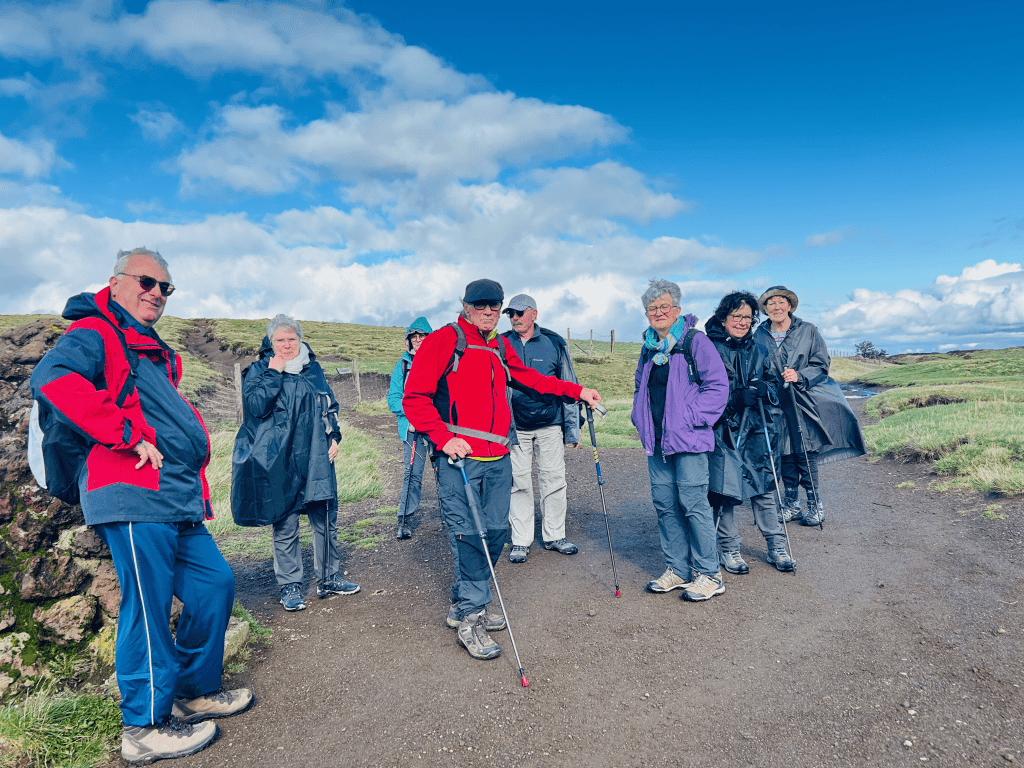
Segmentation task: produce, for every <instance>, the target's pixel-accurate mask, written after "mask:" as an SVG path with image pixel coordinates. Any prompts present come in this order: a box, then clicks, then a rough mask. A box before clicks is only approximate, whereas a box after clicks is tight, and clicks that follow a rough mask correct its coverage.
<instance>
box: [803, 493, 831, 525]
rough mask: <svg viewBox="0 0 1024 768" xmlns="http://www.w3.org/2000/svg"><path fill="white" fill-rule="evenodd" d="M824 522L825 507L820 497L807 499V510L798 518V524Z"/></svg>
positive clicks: (818, 523) (819, 523)
mask: <svg viewBox="0 0 1024 768" xmlns="http://www.w3.org/2000/svg"><path fill="white" fill-rule="evenodd" d="M824 522H825V508H824V507H823V506H822V505H821V499H817V500H815V499H808V500H807V511H806V512H804V514H803V517H801V518H800V525H821V524H822V523H824Z"/></svg>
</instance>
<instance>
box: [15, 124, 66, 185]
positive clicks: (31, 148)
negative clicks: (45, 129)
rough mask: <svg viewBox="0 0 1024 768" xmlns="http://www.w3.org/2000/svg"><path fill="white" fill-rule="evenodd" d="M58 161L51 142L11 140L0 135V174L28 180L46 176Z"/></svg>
mask: <svg viewBox="0 0 1024 768" xmlns="http://www.w3.org/2000/svg"><path fill="white" fill-rule="evenodd" d="M59 161H60V158H58V157H57V151H56V149H54V146H53V144H52V143H51V142H49V141H46V140H45V139H35V140H33V141H30V142H24V141H19V140H18V139H11V138H8V137H7V136H4V135H3V134H2V133H0V173H13V174H17V175H19V176H23V177H25V178H29V179H36V178H39V177H40V176H48V175H49V174H50V170H51V169H52V168H53V166H54V165H55V164H57V163H58V162H59Z"/></svg>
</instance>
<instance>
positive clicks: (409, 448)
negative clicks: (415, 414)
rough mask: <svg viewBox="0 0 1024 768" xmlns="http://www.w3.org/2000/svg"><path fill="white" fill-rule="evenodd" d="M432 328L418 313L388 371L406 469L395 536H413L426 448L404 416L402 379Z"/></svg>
mask: <svg viewBox="0 0 1024 768" xmlns="http://www.w3.org/2000/svg"><path fill="white" fill-rule="evenodd" d="M431 331H432V329H431V327H430V323H428V322H427V318H425V317H417V318H416V319H415V320H413V321H412V325H410V326H409V327H408V328H407V329H406V330H405V352H403V353H402V359H401V360H399V361H398V362H397V363H396V364H395V370H394V371H393V372H392V373H391V386H390V387H389V388H388V408H390V409H391V412H392V413H393V414H395V415H396V416H398V437H399V438H400V439H401V440H402V443H403V444H404V446H405V473H404V474H403V475H402V495H401V496H400V497H399V501H398V525H397V527H396V528H395V537H396V538H398V539H408V538H411V537H412V527H411V520H412V517H413V516H414V515H415V514H416V510H417V508H418V507H419V505H420V492H421V490H422V487H423V465H424V464H425V463H426V457H427V451H428V450H429V448H428V446H427V439H426V437H425V436H424V435H420V436H418V437H417V434H416V430H414V429H413V428H412V427H411V426H410V425H409V420H408V419H407V418H405V411H403V410H402V395H403V394H404V393H405V380H406V379H407V378H409V369H410V368H412V359H413V356H414V355H415V354H416V351H417V350H418V349H419V348H420V344H422V343H423V340H424V339H425V338H427V334H429V333H430V332H431Z"/></svg>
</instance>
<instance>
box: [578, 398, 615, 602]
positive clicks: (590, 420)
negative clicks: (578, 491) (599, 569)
mask: <svg viewBox="0 0 1024 768" xmlns="http://www.w3.org/2000/svg"><path fill="white" fill-rule="evenodd" d="M586 406H587V426H588V427H590V444H591V445H592V446H594V466H595V467H597V487H598V488H599V489H600V491H601V507H602V508H603V509H604V530H605V532H606V533H607V534H608V554H609V555H611V558H612V580H613V581H614V582H615V596H616V597H620V596H621V595H622V593H621V592H620V591H619V574H618V573H617V572H616V570H615V549H614V548H613V547H612V529H611V526H610V525H609V524H608V505H607V504H606V503H605V500H604V476H603V475H602V474H601V460H600V459H599V458H598V456H597V435H596V434H595V433H594V409H593V408H591V407H590V404H589V403H586ZM595 407H596V408H597V409H598V411H597V412H598V414H599V415H601V416H604V415H605V414H606V413H608V409H607V408H605V407H604V406H603V405H601V404H600V403H598V404H597V405H596V406H595Z"/></svg>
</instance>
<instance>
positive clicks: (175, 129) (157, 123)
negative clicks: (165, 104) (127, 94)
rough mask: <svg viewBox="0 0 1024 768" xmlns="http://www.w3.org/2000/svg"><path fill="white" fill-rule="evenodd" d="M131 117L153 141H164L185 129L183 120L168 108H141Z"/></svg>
mask: <svg viewBox="0 0 1024 768" xmlns="http://www.w3.org/2000/svg"><path fill="white" fill-rule="evenodd" d="M129 117H130V118H131V120H132V122H133V123H135V124H136V125H138V126H139V128H140V129H141V130H142V135H143V136H145V137H146V138H147V139H149V140H151V141H164V140H165V139H166V138H168V137H169V136H171V135H172V134H175V133H179V132H181V131H183V130H184V129H185V126H184V125H183V124H182V122H181V121H180V120H179V119H178V118H176V117H175V116H174V115H173V114H171V112H170V111H169V110H167V109H160V108H157V109H141V108H140V109H139V111H138V112H136V113H135V114H134V115H129Z"/></svg>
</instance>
